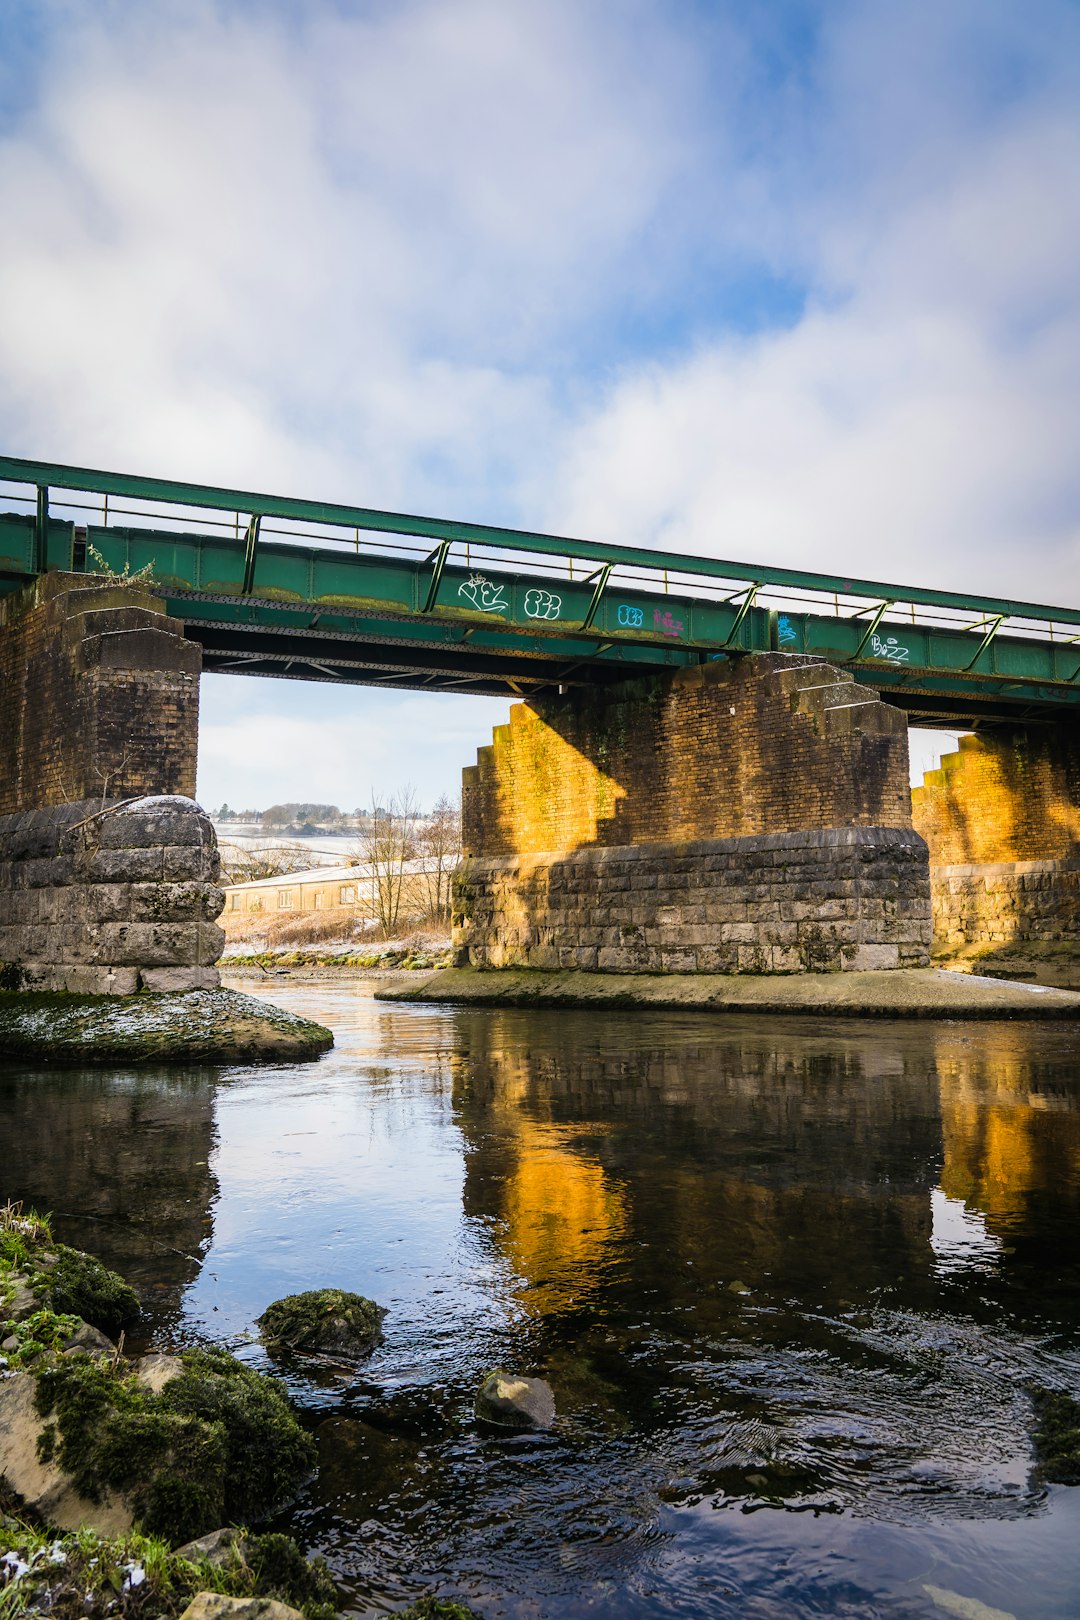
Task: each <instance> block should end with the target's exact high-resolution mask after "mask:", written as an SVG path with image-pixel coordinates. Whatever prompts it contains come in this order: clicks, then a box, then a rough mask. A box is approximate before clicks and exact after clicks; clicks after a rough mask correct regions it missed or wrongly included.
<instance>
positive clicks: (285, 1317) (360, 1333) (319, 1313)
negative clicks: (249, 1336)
mask: <svg viewBox="0 0 1080 1620" xmlns="http://www.w3.org/2000/svg"><path fill="white" fill-rule="evenodd" d="M385 1315H386V1312H385V1311H384V1310H383V1309H382V1307H381V1306H379V1305H376V1304H375V1301H374V1300H372V1299H365V1298H364V1296H363V1294H350V1293H347V1292H346V1291H345V1290H344V1289H343V1288H312V1289H309V1290H308V1292H307V1293H305V1294H287V1295H286V1296H285V1298H284V1299H277V1300H275V1301H274V1303H273V1304H272V1305H268V1306H267V1308H266V1310H265V1311H264V1312H263V1314H262V1315H261V1316H260V1317H259V1318H258V1325H259V1327H260V1328H261V1330H262V1336H263V1338H264V1339H265V1340H266V1342H267V1344H268V1345H270V1347H271V1348H283V1349H286V1350H295V1351H298V1352H299V1353H300V1354H305V1353H306V1354H308V1355H324V1356H335V1357H339V1358H340V1359H342V1360H346V1361H355V1360H358V1359H359V1358H360V1357H361V1356H368V1355H370V1354H371V1352H372V1350H374V1348H375V1346H376V1345H377V1344H381V1343H382V1337H383V1336H382V1319H383V1317H384V1316H385Z"/></svg>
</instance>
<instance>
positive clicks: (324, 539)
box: [0, 457, 1080, 725]
mask: <svg viewBox="0 0 1080 1620" xmlns="http://www.w3.org/2000/svg"><path fill="white" fill-rule="evenodd" d="M5 481H6V482H7V483H8V484H9V485H15V486H19V487H22V488H24V489H25V490H26V491H27V493H26V494H25V495H22V496H21V497H20V496H18V495H14V496H13V499H14V501H20V500H21V502H22V504H23V505H25V506H29V507H30V508H31V510H29V511H26V512H23V513H18V512H11V513H8V514H3V513H0V591H4V590H12V589H16V588H18V587H19V586H20V585H21V584H24V583H26V582H27V581H29V580H30V579H32V578H33V577H34V576H35V575H36V574H38V573H40V572H42V571H44V570H45V569H48V568H60V569H67V570H74V571H76V572H79V571H85V572H88V573H98V574H101V573H105V574H108V573H113V574H119V575H125V574H127V575H131V574H138V573H140V572H142V571H144V570H145V571H146V583H147V584H148V585H149V586H150V588H151V589H153V590H154V591H155V592H156V593H157V594H158V595H160V596H161V597H162V598H163V600H164V603H165V606H166V609H167V611H168V613H169V614H170V615H171V616H173V617H175V618H177V619H179V620H182V621H183V623H184V627H185V634H186V635H187V636H189V637H191V638H192V639H195V640H197V641H199V642H201V643H202V647H203V657H204V668H205V669H207V670H231V671H236V672H240V673H249V674H266V675H285V676H289V677H291V678H299V679H310V680H332V681H346V682H364V683H375V684H393V685H397V686H413V687H423V688H430V687H436V688H439V689H448V690H456V691H465V692H485V693H500V694H506V693H518V694H521V695H528V694H529V693H530V692H537V691H542V690H551V689H553V688H557V687H560V686H570V685H581V684H591V683H595V682H597V681H608V680H617V679H624V678H626V677H628V676H631V675H634V674H644V673H648V672H650V671H655V670H662V669H676V668H680V667H685V666H687V665H691V664H696V663H701V662H703V661H707V660H709V659H712V658H716V657H737V656H739V655H741V654H744V653H746V652H751V651H766V650H777V651H781V652H791V653H807V654H813V655H816V656H820V657H822V658H826V659H828V661H829V662H830V663H833V664H836V665H838V666H841V667H843V668H844V669H845V670H846V671H847V672H849V673H850V674H851V675H852V676H853V677H854V678H856V679H858V680H859V681H861V682H863V683H865V684H869V685H873V686H875V687H877V688H878V689H879V690H880V691H881V692H882V695H883V696H885V697H887V698H888V700H889V701H890V702H893V703H897V704H899V705H900V706H901V707H903V708H905V709H907V710H909V711H910V712H911V714H912V716H913V717H914V718H917V719H918V720H920V722H921V723H923V724H944V725H947V724H954V725H955V724H978V723H992V722H994V721H995V720H1007V719H1025V720H1039V719H1042V720H1052V719H1054V718H1064V717H1065V716H1066V715H1069V714H1072V715H1076V714H1080V707H1078V706H1080V610H1078V609H1073V608H1062V607H1051V606H1044V605H1040V604H1035V603H1025V602H1017V601H1011V600H1003V599H998V598H993V597H982V596H975V595H973V596H966V595H962V594H959V593H955V592H947V591H932V590H926V589H923V588H921V587H911V586H896V585H889V584H884V583H881V582H875V581H869V580H859V579H850V578H844V577H842V576H833V575H825V574H817V573H809V572H803V571H799V570H794V569H783V568H767V567H764V566H759V565H756V564H747V563H733V562H730V561H720V560H717V559H712V558H705V557H690V556H676V555H669V554H667V553H664V552H654V551H646V550H642V549H639V548H631V547H619V546H609V545H603V544H599V543H596V542H589V541H582V540H571V539H565V538H561V537H556V536H548V535H538V534H532V533H525V532H522V531H518V530H509V529H496V528H492V527H490V526H486V525H480V524H465V523H458V522H449V521H442V520H439V519H434V518H418V517H409V516H405V515H403V514H398V513H387V512H379V511H373V510H371V509H369V508H363V507H347V506H340V505H331V504H328V503H324V502H311V501H300V500H293V499H289V498H284V497H276V496H267V495H257V494H253V493H251V492H244V491H237V490H229V489H220V488H215V487H210V486H204V485H189V484H180V483H176V482H174V481H169V480H162V479H145V478H138V477H132V476H130V475H127V474H118V473H104V472H98V471H93V470H89V469H85V468H73V467H64V466H60V465H58V464H49V463H43V462H28V461H23V460H18V459H15V458H10V457H9V458H0V482H5ZM58 491H63V492H64V493H63V495H60V494H58V493H57V492H58ZM68 492H72V493H71V494H70V495H69V493H68ZM76 496H77V498H76ZM110 497H112V498H113V503H114V504H113V513H112V519H110V515H109V498H110ZM117 500H119V501H120V502H131V501H138V502H142V503H147V502H149V503H151V505H150V509H149V510H148V511H146V512H145V513H144V511H143V509H141V508H136V509H135V510H134V515H138V516H140V517H141V516H144V515H145V516H147V517H149V518H151V519H152V523H151V524H148V525H145V526H144V525H140V526H132V525H129V524H126V523H125V524H117V523H116V522H115V518H116V517H117V516H125V517H127V516H130V515H133V511H132V508H131V506H130V505H121V506H120V507H119V508H118V507H117V504H116V502H117ZM0 504H2V494H0ZM65 507H66V508H69V509H72V510H74V511H76V513H78V514H80V515H82V514H85V519H84V521H82V522H78V521H76V520H75V519H68V518H65V519H60V518H59V517H58V516H57V513H58V511H59V510H61V509H64V508H65ZM205 511H211V512H213V513H214V514H215V516H214V517H213V518H209V519H206V518H204V519H202V522H204V523H206V525H207V527H206V528H203V527H200V526H198V525H199V522H200V513H202V512H205ZM275 521H276V522H277V523H279V524H281V523H293V524H295V523H303V524H305V525H307V526H309V528H314V530H315V533H314V534H312V533H310V532H306V531H305V532H304V533H303V535H302V536H301V539H302V542H303V543H298V541H297V538H296V537H295V531H291V532H290V531H286V532H285V533H283V532H282V531H281V530H280V529H278V530H277V531H274V530H273V529H272V528H271V524H272V523H273V522H275ZM215 528H216V529H217V530H218V532H213V529H215ZM223 529H224V530H225V532H220V531H221V530H223ZM230 531H231V532H230ZM350 531H351V532H350ZM409 548H411V550H410V549H409ZM403 550H404V551H405V552H406V554H405V555H401V553H402V551H403ZM673 576H674V582H672V577H673ZM841 599H843V600H841Z"/></svg>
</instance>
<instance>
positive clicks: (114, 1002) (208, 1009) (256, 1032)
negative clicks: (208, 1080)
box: [0, 990, 334, 1067]
mask: <svg viewBox="0 0 1080 1620" xmlns="http://www.w3.org/2000/svg"><path fill="white" fill-rule="evenodd" d="M333 1044H334V1037H333V1035H332V1034H331V1032H330V1030H328V1029H324V1028H323V1026H322V1025H321V1024H315V1023H312V1022H311V1021H310V1020H309V1019H307V1018H300V1017H298V1016H297V1015H296V1014H295V1013H291V1012H286V1011H285V1010H284V1009H283V1008H281V1007H272V1006H270V1005H269V1004H268V1003H267V1002H265V1001H257V1000H256V999H255V997H254V996H245V995H243V994H242V993H241V992H240V991H237V990H188V991H185V992H183V993H175V994H169V993H162V994H159V995H154V994H149V993H147V992H143V993H142V994H140V995H137V996H69V995H44V994H29V995H23V994H0V1063H2V1062H4V1061H5V1060H6V1059H9V1058H20V1059H22V1060H23V1061H24V1062H25V1061H30V1062H32V1063H33V1065H34V1066H35V1067H38V1066H40V1065H44V1064H50V1065H51V1064H64V1065H69V1066H71V1065H78V1066H80V1067H81V1066H82V1065H84V1064H100V1063H131V1064H154V1065H159V1064H167V1063H282V1062H303V1061H305V1060H306V1059H309V1058H316V1057H319V1056H320V1054H321V1053H323V1052H325V1051H327V1050H328V1048H329V1047H331V1046H333Z"/></svg>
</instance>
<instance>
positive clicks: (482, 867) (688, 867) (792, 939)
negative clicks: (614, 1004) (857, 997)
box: [454, 827, 930, 974]
mask: <svg viewBox="0 0 1080 1620" xmlns="http://www.w3.org/2000/svg"><path fill="white" fill-rule="evenodd" d="M927 864H928V863H927V851H926V845H925V844H924V843H923V840H922V839H921V838H920V837H919V836H918V834H917V833H914V832H912V831H911V830H910V829H907V828H881V827H833V828H826V829H824V830H821V831H803V832H783V833H769V834H759V835H756V836H751V837H744V838H709V839H696V840H694V841H692V842H687V843H683V844H668V843H665V844H635V845H614V846H611V845H609V846H606V847H599V848H597V847H593V848H587V849H578V850H575V851H573V852H572V853H570V854H563V855H535V854H534V855H514V856H502V857H495V858H492V857H485V856H478V855H473V856H470V857H469V859H468V860H467V861H466V862H465V864H464V865H463V867H462V868H461V870H460V871H459V873H458V876H457V879H456V884H455V906H454V945H455V961H456V962H457V964H458V965H459V966H467V965H471V966H474V967H480V968H516V967H524V968H540V969H545V970H548V971H551V970H564V969H567V968H584V969H588V970H592V971H597V972H602V973H650V974H651V973H749V974H761V973H799V972H832V971H837V970H844V969H852V970H860V969H867V968H878V969H880V968H908V967H924V966H926V964H927V963H928V962H929V959H930V897H929V887H928V870H927Z"/></svg>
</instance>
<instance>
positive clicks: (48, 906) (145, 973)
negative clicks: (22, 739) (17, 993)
mask: <svg viewBox="0 0 1080 1620" xmlns="http://www.w3.org/2000/svg"><path fill="white" fill-rule="evenodd" d="M219 870H220V862H219V858H218V850H217V839H216V837H215V835H214V829H213V826H212V824H211V822H210V819H209V817H208V816H207V815H206V814H205V813H204V812H203V811H202V810H200V808H199V806H198V805H197V804H195V803H194V802H193V801H192V800H191V799H186V798H176V797H161V798H148V799H142V800H138V801H136V802H135V803H132V804H124V803H119V804H110V805H106V806H104V807H102V805H101V801H100V800H97V801H86V802H83V803H81V804H66V805H58V806H55V807H53V808H51V809H43V810H29V811H22V812H19V813H17V814H15V815H7V816H0V988H4V989H24V990H65V991H71V992H77V993H81V994H86V995H132V994H134V993H135V991H137V990H193V989H212V988H214V987H216V985H217V984H218V983H219V977H218V973H217V969H216V968H215V967H214V965H213V964H214V963H215V962H216V961H217V959H218V957H219V956H220V955H221V951H222V948H223V946H224V943H225V936H224V934H223V933H222V931H221V929H220V928H218V927H217V925H216V923H215V921H214V919H215V918H216V917H217V916H218V914H219V913H220V911H221V908H222V905H223V904H224V895H223V893H222V891H221V890H220V889H219V888H218V886H217V879H218V874H219Z"/></svg>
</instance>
